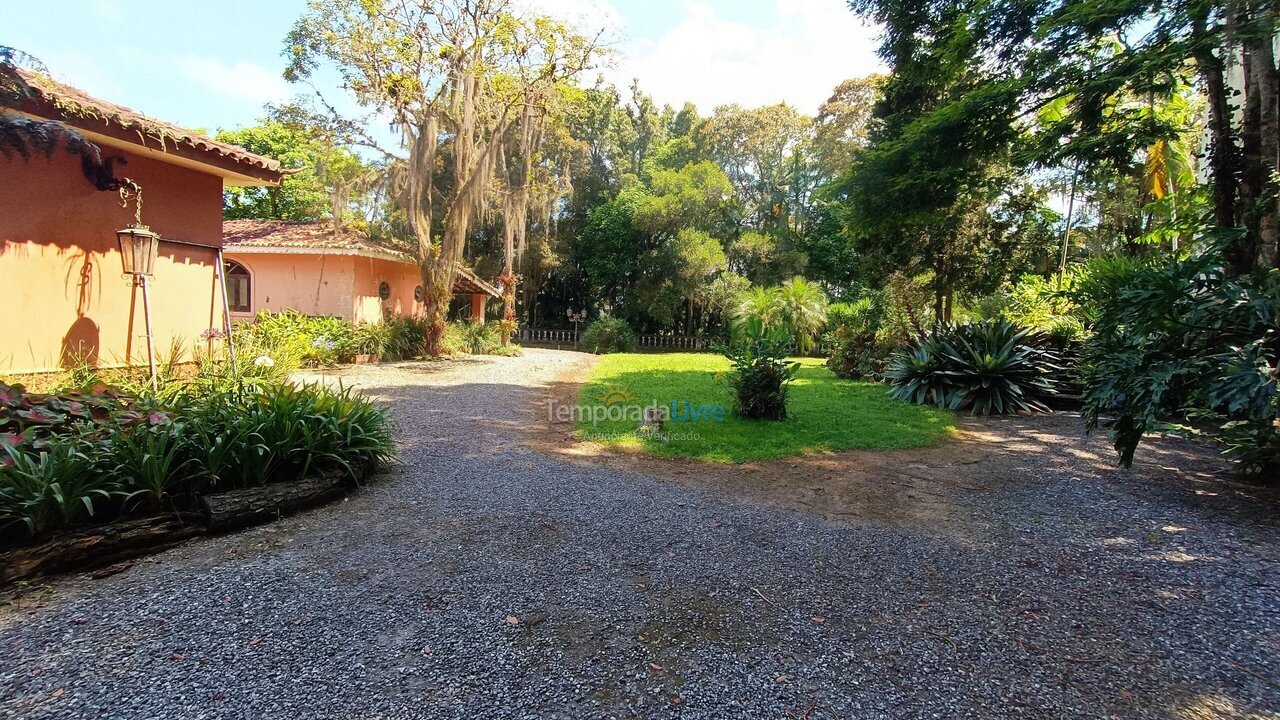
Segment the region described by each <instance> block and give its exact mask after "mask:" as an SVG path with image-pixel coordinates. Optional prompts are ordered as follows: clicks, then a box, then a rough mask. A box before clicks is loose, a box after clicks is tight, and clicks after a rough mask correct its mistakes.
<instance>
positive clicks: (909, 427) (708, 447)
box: [575, 353, 955, 463]
mask: <svg viewBox="0 0 1280 720" xmlns="http://www.w3.org/2000/svg"><path fill="white" fill-rule="evenodd" d="M795 362H797V363H798V368H797V370H796V374H795V380H794V381H793V383H792V385H791V389H790V394H789V401H788V405H787V407H788V413H787V418H786V420H782V421H778V422H759V421H753V420H747V419H743V418H740V417H737V416H736V415H734V413H733V412H732V408H733V403H734V400H733V392H732V389H731V387H730V385H729V382H728V378H729V374H730V371H731V364H730V362H729V360H728V359H727V358H724V357H721V356H719V355H713V354H708V353H669V354H638V353H635V354H614V355H608V356H605V357H604V358H602V359H601V360H600V362H599V364H598V365H596V367H595V369H594V370H593V371H592V373H591V376H590V378H589V379H588V380H587V381H586V383H584V384H583V386H582V387H581V389H580V391H579V396H578V403H579V405H580V406H582V407H583V408H584V409H585V408H589V407H596V406H604V407H611V406H623V407H631V406H645V405H651V404H656V405H658V406H661V407H665V408H667V409H668V411H670V410H671V409H672V408H673V403H674V408H675V413H674V416H673V417H676V416H680V415H682V414H683V415H699V416H701V417H700V419H698V420H692V421H676V420H674V419H668V420H667V421H666V422H665V423H664V426H663V430H662V433H661V434H659V435H655V436H652V437H646V436H645V435H644V434H643V433H638V432H637V430H638V425H639V423H638V421H636V420H634V418H633V417H623V418H621V419H605V420H602V421H598V422H595V423H592V422H591V421H590V419H589V418H586V417H579V418H578V419H577V420H576V422H575V428H576V431H577V434H578V436H579V437H580V438H582V439H588V440H593V441H598V442H601V443H603V444H605V445H607V446H611V447H618V448H633V449H643V450H645V451H647V452H650V453H653V454H655V455H659V456H665V457H685V458H696V459H699V460H708V461H712V462H720V463H743V462H752V461H757V460H773V459H778V458H784V457H789V456H792V455H797V454H800V453H805V452H821V451H840V450H854V449H885V448H904V447H922V446H927V445H932V444H934V443H936V442H938V441H940V440H941V439H943V438H945V437H946V436H947V435H948V434H949V433H950V431H951V429H952V427H953V425H954V419H955V418H954V415H953V414H952V413H951V412H949V411H946V410H941V409H938V408H933V407H928V406H920V405H911V404H909V403H905V402H902V401H900V400H895V399H893V398H890V397H888V395H886V393H885V389H884V386H883V385H877V384H873V383H864V382H855V381H849V380H841V379H839V378H837V377H836V376H835V375H834V374H833V373H832V372H831V371H830V370H828V369H827V368H826V367H824V366H823V363H822V360H821V359H818V358H800V359H797V360H796V361H795ZM717 406H719V407H721V408H723V412H724V417H723V420H722V421H719V422H717V421H715V419H714V417H711V416H712V415H714V414H715V413H714V408H715V407H717ZM619 414H625V413H615V415H619Z"/></svg>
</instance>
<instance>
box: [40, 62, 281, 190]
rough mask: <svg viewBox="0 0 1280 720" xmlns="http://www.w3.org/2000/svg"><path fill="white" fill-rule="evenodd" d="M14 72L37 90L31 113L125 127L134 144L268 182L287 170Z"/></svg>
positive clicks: (85, 125) (88, 125) (96, 126)
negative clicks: (188, 154)
mask: <svg viewBox="0 0 1280 720" xmlns="http://www.w3.org/2000/svg"><path fill="white" fill-rule="evenodd" d="M18 72H19V73H21V74H22V76H23V78H24V79H25V80H26V81H27V84H28V85H29V86H30V87H31V89H32V90H33V91H35V94H36V95H37V97H36V98H34V99H33V101H32V102H29V103H28V104H27V105H26V106H24V107H23V110H24V111H30V112H31V113H32V114H35V115H39V116H42V117H51V118H54V119H58V120H61V121H63V122H66V123H67V124H68V125H72V126H75V127H79V128H82V129H86V130H101V129H113V130H122V131H126V132H125V133H122V136H123V137H127V138H131V140H132V141H133V142H134V143H136V144H138V145H142V146H144V147H153V146H158V149H160V150H164V151H166V152H167V151H168V150H169V148H170V146H173V147H174V148H182V149H186V150H189V151H192V152H194V153H196V154H197V155H200V156H204V157H205V158H206V159H209V160H213V161H217V162H218V164H219V165H227V166H231V167H233V168H235V169H236V170H237V171H239V172H241V173H245V174H249V175H252V176H254V177H258V178H260V179H264V180H269V181H271V182H279V181H280V179H281V177H283V175H285V174H287V173H288V172H289V171H287V170H284V169H282V168H281V167H280V161H278V160H274V159H272V158H269V157H264V156H262V155H257V154H254V153H251V152H249V151H248V150H245V149H244V148H242V147H237V146H235V145H229V144H227V143H224V142H218V141H217V140H214V139H212V138H209V137H206V136H204V135H201V134H200V133H197V132H194V131H192V130H188V129H186V128H182V127H179V126H177V125H174V124H172V123H167V122H164V121H163V120H156V119H155V118H151V117H147V116H146V115H143V114H142V113H140V112H137V111H135V110H132V109H130V108H127V107H124V106H123V105H117V104H115V103H111V102H107V101H106V100H100V99H98V98H95V97H93V96H92V95H90V94H88V93H86V92H85V91H83V90H80V89H79V88H74V87H71V86H70V85H64V84H62V83H60V82H57V81H56V80H53V79H52V78H49V77H47V76H45V75H41V74H39V73H34V72H30V71H28V70H23V69H19V70H18ZM113 126H114V127H113Z"/></svg>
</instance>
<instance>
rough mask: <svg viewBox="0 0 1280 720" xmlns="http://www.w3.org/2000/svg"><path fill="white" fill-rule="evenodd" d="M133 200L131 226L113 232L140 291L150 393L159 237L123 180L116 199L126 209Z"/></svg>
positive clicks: (134, 188)
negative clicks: (153, 294)
mask: <svg viewBox="0 0 1280 720" xmlns="http://www.w3.org/2000/svg"><path fill="white" fill-rule="evenodd" d="M130 197H133V198H134V199H135V200H136V206H135V208H136V211H135V212H134V216H133V219H134V222H133V224H132V225H129V226H128V227H126V228H124V229H123V230H117V231H116V241H117V242H119V243H120V264H121V269H122V270H123V271H124V274H125V275H128V276H129V277H131V278H132V279H133V286H134V287H137V288H142V312H143V315H144V316H145V318H146V322H147V368H148V370H150V372H151V389H152V391H155V390H157V389H158V388H157V382H156V348H155V341H154V340H153V338H152V333H151V276H152V275H153V274H154V273H155V267H156V254H157V252H158V251H159V248H160V236H159V235H157V234H155V233H154V232H151V228H149V227H147V226H146V225H143V224H142V188H140V187H138V185H137V183H135V182H133V181H132V180H128V179H125V180H124V181H123V182H122V184H121V186H120V199H121V201H122V204H123V205H125V206H126V207H128V204H129V198H130Z"/></svg>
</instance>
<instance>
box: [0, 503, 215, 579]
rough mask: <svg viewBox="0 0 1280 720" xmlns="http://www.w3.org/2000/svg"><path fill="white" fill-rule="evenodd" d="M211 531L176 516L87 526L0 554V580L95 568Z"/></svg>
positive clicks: (161, 548) (197, 523)
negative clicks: (92, 526)
mask: <svg viewBox="0 0 1280 720" xmlns="http://www.w3.org/2000/svg"><path fill="white" fill-rule="evenodd" d="M206 532H208V530H207V529H206V528H205V526H204V525H203V524H202V523H199V522H184V521H182V520H180V519H178V518H175V517H172V516H163V517H151V518H141V519H138V520H125V521H121V522H118V523H112V524H111V525H105V526H101V527H94V528H86V529H84V530H78V531H75V532H72V533H69V534H67V535H63V536H61V537H56V538H53V539H52V540H48V541H46V542H42V543H40V544H38V545H30V546H27V547H20V548H15V549H13V550H10V551H9V552H7V553H4V554H3V555H0V583H8V582H13V581H15V580H22V579H24V578H29V577H32V576H35V575H48V574H51V573H56V572H62V571H66V570H73V569H74V570H92V569H94V568H99V567H104V566H107V565H111V564H113V563H117V562H120V561H122V560H128V559H130V558H135V557H138V556H139V555H147V554H150V553H154V552H159V551H161V550H165V549H168V548H170V547H173V546H174V545H177V544H178V543H180V542H182V541H183V540H186V539H187V538H191V537H195V536H197V535H203V534H205V533H206Z"/></svg>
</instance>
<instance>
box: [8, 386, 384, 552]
mask: <svg viewBox="0 0 1280 720" xmlns="http://www.w3.org/2000/svg"><path fill="white" fill-rule="evenodd" d="M393 454H394V443H393V440H392V435H391V427H390V422H389V420H388V418H387V415H386V412H385V411H384V410H382V409H380V408H378V407H376V406H374V405H373V404H372V403H370V402H369V401H367V400H364V399H362V398H360V397H359V396H356V395H354V394H353V393H351V392H350V391H343V390H331V389H327V388H325V387H322V386H318V385H317V386H306V387H295V386H292V385H270V386H265V387H261V388H258V389H249V388H247V387H244V388H242V389H240V390H239V391H234V392H225V391H224V392H219V393H216V394H210V395H207V396H193V395H190V394H183V395H178V396H175V398H174V399H171V400H168V401H165V402H161V401H159V400H157V399H155V398H152V399H142V398H138V397H131V396H127V395H124V394H121V393H119V392H117V391H115V390H112V389H110V388H106V387H95V388H92V389H89V390H84V391H77V392H70V393H66V394H63V395H58V396H54V395H35V394H31V393H28V392H26V391H25V390H24V389H23V388H22V387H21V386H9V385H3V384H0V541H12V540H16V539H20V538H23V537H30V536H36V535H40V534H43V533H46V532H48V531H51V530H58V529H66V528H72V527H76V526H79V525H84V524H88V523H104V522H108V521H110V520H113V519H115V518H118V517H121V516H125V515H129V514H134V513H154V512H158V511H164V510H167V509H173V508H179V509H181V508H185V507H188V506H190V505H191V504H192V502H193V499H194V497H195V496H197V495H200V494H206V493H212V492H219V491H223V490H229V489H233V488H242V487H251V486H256V485H262V484H266V483H273V482H287V481H290V480H294V479H297V478H300V477H303V476H305V475H308V474H310V473H313V472H318V471H325V470H330V471H339V472H342V473H344V474H345V475H347V476H348V477H350V478H352V479H357V478H359V477H361V476H362V475H363V472H364V471H365V470H366V469H368V468H369V467H370V466H371V465H373V464H376V463H378V462H381V461H385V460H387V459H389V458H391V457H392V455H393Z"/></svg>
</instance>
